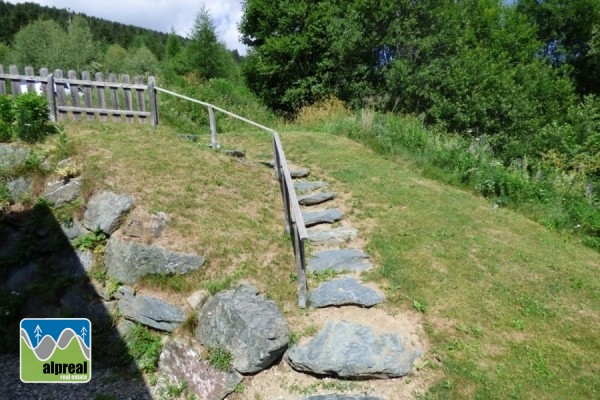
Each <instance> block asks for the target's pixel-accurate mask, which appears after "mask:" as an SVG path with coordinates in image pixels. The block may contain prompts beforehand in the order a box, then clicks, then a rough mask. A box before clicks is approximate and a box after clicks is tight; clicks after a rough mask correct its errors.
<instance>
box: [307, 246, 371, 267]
mask: <svg viewBox="0 0 600 400" xmlns="http://www.w3.org/2000/svg"><path fill="white" fill-rule="evenodd" d="M372 267H373V266H372V265H371V263H370V262H369V256H368V255H367V254H366V253H364V252H363V251H361V250H356V249H334V250H322V251H318V252H316V253H314V254H313V256H312V257H311V258H310V259H309V260H308V263H307V265H306V269H307V270H308V271H310V272H323V271H325V270H328V269H333V270H334V271H337V272H343V271H352V272H362V271H367V270H369V269H371V268H372Z"/></svg>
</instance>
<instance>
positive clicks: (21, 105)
mask: <svg viewBox="0 0 600 400" xmlns="http://www.w3.org/2000/svg"><path fill="white" fill-rule="evenodd" d="M14 102H15V114H16V122H17V126H16V130H17V132H16V133H17V137H18V138H19V139H21V140H22V141H24V142H29V143H32V142H37V141H39V140H41V139H42V138H43V137H44V135H45V134H46V133H47V132H48V121H49V120H48V100H47V99H46V97H44V96H40V95H38V94H36V93H33V92H28V93H25V94H22V95H20V96H17V97H16V98H15V100H14Z"/></svg>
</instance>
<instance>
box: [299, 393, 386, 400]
mask: <svg viewBox="0 0 600 400" xmlns="http://www.w3.org/2000/svg"><path fill="white" fill-rule="evenodd" d="M303 400H384V399H383V398H381V397H373V396H361V395H351V394H319V395H316V396H310V397H305V398H304V399H303Z"/></svg>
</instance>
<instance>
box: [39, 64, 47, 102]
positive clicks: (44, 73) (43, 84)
mask: <svg viewBox="0 0 600 400" xmlns="http://www.w3.org/2000/svg"><path fill="white" fill-rule="evenodd" d="M36 78H44V79H45V80H44V81H42V80H37V79H36V80H37V81H38V82H40V90H41V91H42V93H43V94H44V95H45V96H46V97H48V96H47V93H48V92H46V87H47V86H48V68H40V76H39V77H36ZM48 101H50V99H48Z"/></svg>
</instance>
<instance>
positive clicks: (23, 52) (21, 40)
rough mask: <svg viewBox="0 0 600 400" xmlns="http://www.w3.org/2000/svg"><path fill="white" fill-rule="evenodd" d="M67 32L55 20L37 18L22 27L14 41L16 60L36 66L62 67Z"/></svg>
mask: <svg viewBox="0 0 600 400" xmlns="http://www.w3.org/2000/svg"><path fill="white" fill-rule="evenodd" d="M65 42H66V33H65V31H63V30H62V28H61V27H60V26H59V25H58V24H57V23H56V22H54V21H43V20H37V21H35V22H32V23H31V24H29V25H27V26H26V27H24V28H23V29H21V30H20V31H19V32H18V33H17V34H16V35H15V39H14V43H13V55H14V61H15V62H16V63H17V64H19V65H21V66H26V65H30V66H32V67H34V68H41V67H47V68H49V69H55V68H61V67H62V65H63V63H62V57H63V54H62V51H63V49H62V48H61V47H62V45H63V44H64V43H65Z"/></svg>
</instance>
